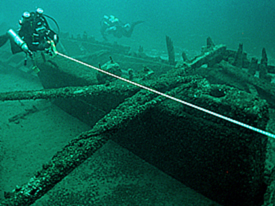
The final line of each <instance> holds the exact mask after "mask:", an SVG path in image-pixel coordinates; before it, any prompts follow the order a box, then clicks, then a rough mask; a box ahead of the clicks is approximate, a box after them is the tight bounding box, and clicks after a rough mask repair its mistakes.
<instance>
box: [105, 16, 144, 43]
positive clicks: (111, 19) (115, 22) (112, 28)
mask: <svg viewBox="0 0 275 206" xmlns="http://www.w3.org/2000/svg"><path fill="white" fill-rule="evenodd" d="M143 22H144V21H136V22H133V23H132V24H130V23H127V24H124V23H122V22H121V21H120V20H119V19H118V18H116V17H115V16H113V15H110V16H106V15H105V16H104V17H103V20H102V21H101V29H100V33H101V35H102V37H103V38H104V39H105V40H106V41H107V40H108V39H107V35H110V34H112V35H113V36H114V37H116V38H121V37H122V36H125V37H131V36H132V33H133V31H134V28H135V26H136V25H138V24H141V23H143Z"/></svg>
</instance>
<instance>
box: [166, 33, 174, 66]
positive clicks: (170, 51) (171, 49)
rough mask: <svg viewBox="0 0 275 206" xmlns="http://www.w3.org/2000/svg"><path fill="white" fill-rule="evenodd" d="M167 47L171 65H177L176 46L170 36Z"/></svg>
mask: <svg viewBox="0 0 275 206" xmlns="http://www.w3.org/2000/svg"><path fill="white" fill-rule="evenodd" d="M166 47H167V51H168V59H169V60H168V61H169V63H170V65H176V59H175V50H174V45H173V42H172V39H171V38H170V37H169V36H166Z"/></svg>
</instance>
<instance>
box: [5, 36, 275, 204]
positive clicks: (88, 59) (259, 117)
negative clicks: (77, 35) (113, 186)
mask: <svg viewBox="0 0 275 206" xmlns="http://www.w3.org/2000/svg"><path fill="white" fill-rule="evenodd" d="M61 42H62V48H60V52H64V53H66V54H67V55H69V56H73V57H75V58H76V59H78V60H80V61H83V62H85V63H87V64H89V65H94V66H98V64H99V63H100V65H102V66H100V67H101V68H102V69H103V70H105V71H108V72H111V73H114V74H115V75H117V76H121V77H123V78H126V79H129V80H131V81H134V82H138V83H139V84H142V85H144V86H146V87H149V88H152V89H154V90H157V91H160V92H163V93H165V94H167V95H171V96H173V97H176V98H178V99H181V100H184V101H186V102H188V103H192V104H195V105H197V106H200V107H203V108H205V109H209V110H211V111H213V112H217V113H218V114H221V115H224V116H226V117H230V118H232V119H235V120H237V121H240V122H243V123H245V124H248V125H250V126H253V127H256V128H259V129H262V130H266V126H267V124H268V120H269V108H274V106H275V105H274V101H273V100H274V91H275V85H274V84H273V83H271V76H270V75H271V74H270V73H272V72H273V71H274V67H273V66H270V65H268V61H267V58H266V52H265V50H263V54H262V59H261V62H260V63H258V62H257V61H256V60H255V59H253V60H252V61H250V60H248V58H247V56H246V54H245V53H244V52H243V50H242V45H240V47H239V50H238V51H237V52H235V51H231V50H227V48H226V46H224V45H217V46H215V45H214V44H213V43H212V41H211V39H208V40H207V46H206V47H205V48H203V51H202V54H201V55H200V56H197V57H195V58H194V59H191V60H188V59H186V58H184V57H185V55H184V54H183V60H184V61H179V62H177V64H175V60H174V59H173V55H172V54H169V57H170V58H169V60H163V59H160V58H155V57H148V56H147V55H146V54H144V53H143V52H142V48H140V51H139V52H137V53H131V54H130V52H129V48H128V47H122V46H118V45H115V44H113V45H111V44H99V43H98V42H96V41H95V40H93V39H84V40H83V39H67V40H61ZM167 46H168V47H172V46H173V45H172V42H171V41H169V40H167ZM168 51H169V52H170V53H171V52H173V49H171V48H170V49H169V48H168ZM110 56H111V59H110ZM0 58H1V59H4V58H5V54H4V53H3V54H2V57H1V55H0ZM13 62H14V60H13V59H10V60H7V61H5V62H4V61H2V64H4V63H5V64H8V65H10V66H16V65H17V64H13ZM15 62H16V61H15ZM36 65H37V67H38V68H39V70H40V71H39V73H38V76H39V78H40V80H41V82H42V84H43V86H44V88H45V90H39V91H25V92H12V93H2V94H0V99H1V100H2V101H7V100H22V99H25V100H26V99H29V100H33V99H41V98H43V99H54V101H55V104H57V105H58V106H59V107H60V108H62V109H63V110H65V111H67V112H68V113H69V114H71V115H73V116H75V117H77V118H79V119H80V120H82V121H83V122H85V123H87V124H88V125H90V126H92V129H91V130H90V131H87V132H84V133H82V134H80V135H79V136H77V137H76V138H75V139H74V140H72V141H71V142H69V143H68V144H67V145H66V146H65V147H64V148H63V149H62V150H61V151H59V152H57V153H56V154H55V155H54V156H53V157H52V159H51V160H50V161H49V162H48V163H45V164H44V165H43V167H42V169H41V170H39V171H37V173H36V174H35V175H34V176H33V177H32V178H31V179H30V181H29V182H28V183H26V184H25V185H22V186H20V187H18V188H16V189H15V190H14V191H13V192H10V193H6V198H7V199H6V200H5V201H4V202H2V203H1V205H30V204H32V203H34V202H35V201H36V200H37V199H39V198H40V197H42V196H43V195H44V194H46V193H47V192H48V191H49V190H50V189H51V188H53V187H54V186H55V184H57V183H58V182H60V181H61V180H62V179H63V178H64V177H66V176H67V175H68V174H69V173H70V172H71V171H72V170H74V169H75V168H76V167H78V166H79V165H80V164H81V163H83V162H84V161H85V160H86V159H87V158H89V157H90V156H91V155H93V154H94V153H95V152H96V151H97V150H98V149H100V148H101V147H102V146H103V145H104V144H105V143H106V142H107V141H108V140H110V139H112V140H113V141H115V142H117V143H118V144H119V145H121V146H123V147H125V148H127V149H128V150H130V151H131V152H133V153H134V154H136V155H138V156H139V157H141V158H142V159H144V160H145V161H147V162H149V163H150V164H152V165H154V166H156V167H157V168H159V169H160V170H162V171H164V172H165V173H167V174H169V175H171V176H172V177H174V178H176V179H177V180H179V181H180V182H182V183H183V184H185V185H187V186H188V187H190V188H192V189H194V190H196V191H197V192H199V193H201V194H203V195H205V196H206V197H209V198H211V199H212V200H214V201H216V202H218V203H219V204H221V205H225V206H229V205H234V206H236V205H242V206H244V205H249V206H253V205H255V206H257V205H261V204H264V201H265V203H266V205H268V203H269V202H268V201H273V200H275V197H273V191H272V181H271V179H272V178H271V177H272V175H273V173H272V171H271V170H272V169H271V170H270V171H269V172H267V168H266V167H265V166H266V165H265V161H266V157H267V155H266V154H267V142H268V141H269V140H268V138H267V137H266V136H264V135H262V134H259V133H256V132H253V131H250V130H248V129H246V128H242V127H240V126H238V125H235V124H232V123H230V122H227V121H225V120H222V119H219V118H217V117H214V116H211V115H209V114H206V113H203V112H201V111H198V110H195V109H193V108H191V107H188V106H186V105H182V104H180V103H178V102H174V101H172V100H170V99H167V98H165V97H163V96H159V95H156V94H155V93H152V92H149V91H146V90H143V89H141V88H139V87H136V86H134V85H131V84H128V83H126V82H123V81H120V80H116V79H115V78H113V77H107V76H106V75H102V74H99V73H98V72H97V71H94V70H92V69H91V68H88V67H87V66H85V65H83V64H79V63H78V62H75V61H72V60H70V59H67V58H65V57H64V56H61V55H57V56H56V57H54V58H48V57H45V56H43V55H42V57H38V58H37V59H36ZM255 74H259V75H258V76H257V75H255ZM269 169H270V168H269ZM267 173H268V175H267ZM268 186H270V187H269V188H268V189H267V187H268ZM266 191H268V192H267V193H266Z"/></svg>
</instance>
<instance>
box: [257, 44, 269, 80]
mask: <svg viewBox="0 0 275 206" xmlns="http://www.w3.org/2000/svg"><path fill="white" fill-rule="evenodd" d="M267 62H268V60H267V54H266V50H265V48H263V49H262V58H261V63H260V65H259V78H260V79H265V80H266V81H268V82H271V77H270V76H269V75H268V74H267V72H268V71H267Z"/></svg>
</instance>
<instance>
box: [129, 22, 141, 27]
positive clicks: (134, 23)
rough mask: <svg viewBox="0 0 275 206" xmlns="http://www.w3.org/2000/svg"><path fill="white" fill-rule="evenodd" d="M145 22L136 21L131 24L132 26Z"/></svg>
mask: <svg viewBox="0 0 275 206" xmlns="http://www.w3.org/2000/svg"><path fill="white" fill-rule="evenodd" d="M141 23H144V21H135V22H133V23H132V24H131V26H132V27H135V26H136V25H138V24H141Z"/></svg>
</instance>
